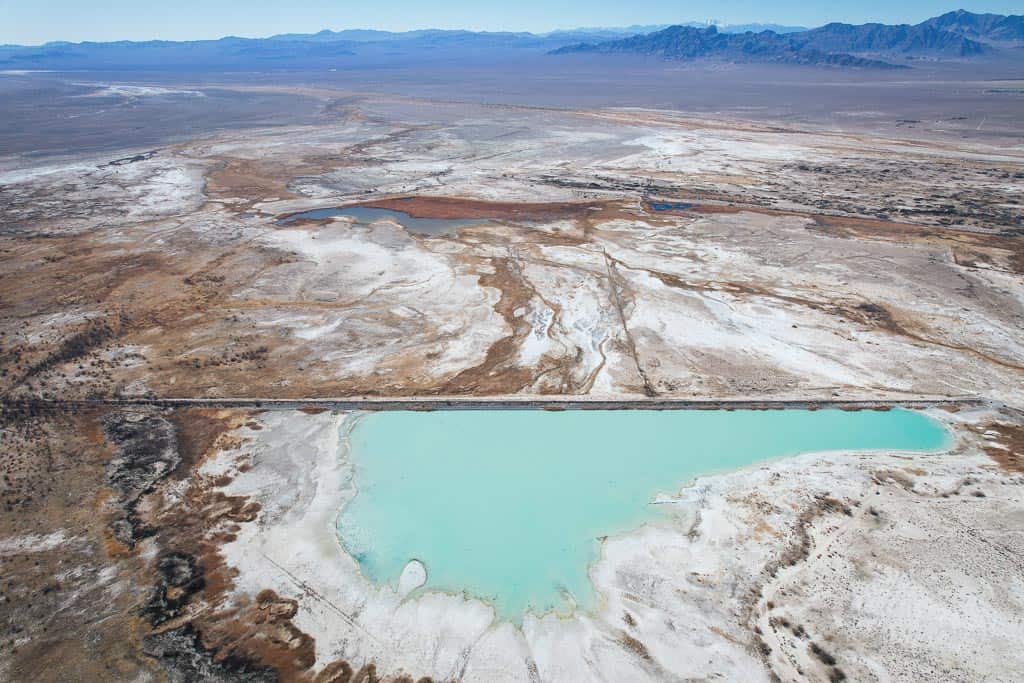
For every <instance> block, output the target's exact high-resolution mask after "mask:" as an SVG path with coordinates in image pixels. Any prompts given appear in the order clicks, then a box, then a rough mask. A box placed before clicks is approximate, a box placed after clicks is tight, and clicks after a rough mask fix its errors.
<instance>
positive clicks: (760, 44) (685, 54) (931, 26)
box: [553, 10, 1024, 68]
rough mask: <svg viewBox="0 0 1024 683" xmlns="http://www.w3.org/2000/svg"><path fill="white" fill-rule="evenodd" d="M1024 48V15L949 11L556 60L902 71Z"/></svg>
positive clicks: (675, 41)
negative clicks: (917, 18)
mask: <svg viewBox="0 0 1024 683" xmlns="http://www.w3.org/2000/svg"><path fill="white" fill-rule="evenodd" d="M1021 42H1024V16H1017V15H1012V16H1004V15H998V14H974V13H971V12H967V11H965V10H957V11H955V12H949V13H947V14H943V15H942V16H939V17H934V18H932V19H928V20H927V21H924V22H921V23H920V24H915V25H909V24H898V25H888V24H877V23H876V24H860V25H853V24H842V23H831V24H826V25H825V26H821V27H819V28H814V29H808V30H805V31H797V32H792V33H787V34H780V33H777V32H775V31H761V32H758V33H754V32H747V33H742V34H723V33H721V32H719V31H717V30H716V28H715V27H714V26H711V27H708V28H705V29H698V28H693V27H691V26H670V27H668V28H666V29H663V30H661V31H657V32H655V33H650V34H647V35H637V36H631V37H629V38H622V39H618V40H609V41H603V42H599V43H580V44H576V45H568V46H565V47H561V48H558V49H556V50H554V51H553V54H569V53H581V52H593V53H600V54H618V53H632V54H641V55H652V56H660V57H662V58H664V59H669V60H694V59H701V58H717V59H725V60H730V61H744V62H770V63H783V64H828V65H839V66H854V67H862V68H899V67H902V66H904V65H903V64H898V63H894V62H893V61H892V60H896V59H904V60H905V59H907V58H921V57H928V58H946V59H949V58H972V57H978V56H982V55H987V54H993V53H996V52H999V51H1000V49H1001V48H1005V47H1008V46H1010V47H1012V46H1016V45H1017V44H1019V43H1021Z"/></svg>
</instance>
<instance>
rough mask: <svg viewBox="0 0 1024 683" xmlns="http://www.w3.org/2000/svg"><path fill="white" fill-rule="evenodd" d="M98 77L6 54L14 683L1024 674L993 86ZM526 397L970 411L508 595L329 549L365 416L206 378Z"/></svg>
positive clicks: (797, 468)
mask: <svg viewBox="0 0 1024 683" xmlns="http://www.w3.org/2000/svg"><path fill="white" fill-rule="evenodd" d="M672 77H673V78H676V77H678V78H683V76H678V75H677V76H672ZM103 78H106V77H102V76H92V77H88V78H86V77H83V78H82V79H70V78H68V79H65V78H63V77H61V78H58V77H57V76H53V75H38V74H37V75H32V74H27V75H26V74H20V75H19V74H5V75H0V79H3V82H2V84H0V85H2V90H0V91H2V92H3V93H4V94H5V100H6V102H7V103H8V105H9V106H8V109H9V111H8V117H7V122H8V125H6V126H5V127H3V129H2V130H0V139H4V140H11V141H18V142H16V143H14V142H12V146H10V147H8V148H7V149H9V150H11V152H10V154H8V155H7V156H5V157H0V396H2V399H0V401H2V406H3V408H2V412H0V417H2V429H3V432H2V437H3V438H2V440H0V469H2V475H3V477H2V480H0V504H2V505H3V515H2V516H0V570H2V571H0V574H2V579H0V653H2V654H0V679H4V680H68V679H78V680H157V681H159V680H172V681H178V680H189V681H191V680H204V679H211V680H277V679H283V680H308V681H314V680H315V681H357V680H359V681H370V680H387V681H392V680H403V679H404V680H420V679H421V678H423V677H426V678H428V679H430V680H435V681H442V680H466V681H470V680H476V681H496V680H530V681H538V680H543V681H567V680H681V679H687V680H690V679H692V680H710V679H723V678H724V679H731V680H798V679H807V680H843V679H849V680H857V681H862V680H880V681H883V680H905V681H914V680H922V679H936V678H941V679H943V680H964V681H969V680H1005V681H1012V680H1020V678H1021V676H1022V675H1024V658H1022V655H1021V652H1020V649H1019V647H1018V644H1019V643H1020V642H1021V641H1024V535H1022V531H1021V528H1022V525H1021V523H1022V522H1024V488H1022V486H1024V460H1022V458H1024V414H1022V412H1021V410H1022V408H1024V334H1022V330H1024V204H1022V202H1024V117H1022V116H1021V111H1022V109H1021V108H1020V96H1019V95H1013V94H1012V92H1011V94H1009V95H1007V94H1006V93H1007V92H1010V91H1012V88H1009V89H1007V88H1006V87H1003V86H1005V82H1003V81H992V83H997V84H998V83H1002V84H1003V86H999V87H996V85H991V84H987V85H986V84H978V83H974V84H973V85H972V86H971V87H970V88H968V87H967V86H964V88H965V90H964V92H965V95H964V98H965V99H964V100H963V101H962V102H959V101H957V100H956V98H950V97H949V96H948V91H943V92H946V94H945V95H942V96H938V95H937V96H936V97H935V99H934V100H932V101H931V104H929V105H928V106H924V105H919V104H914V105H913V106H914V107H917V109H916V110H915V111H914V112H911V113H906V112H904V111H903V110H902V109H900V110H899V111H897V110H895V109H894V110H893V111H888V110H885V109H884V108H882V109H876V108H875V105H874V103H873V102H864V103H862V104H861V105H857V104H856V102H857V98H856V97H855V96H854V95H853V94H852V93H856V92H861V93H867V92H870V93H872V94H873V95H872V96H878V94H879V93H880V92H882V93H884V92H893V91H896V90H899V89H900V87H901V86H900V84H899V83H898V82H887V83H885V84H882V85H878V84H864V83H860V84H858V83H855V82H852V81H851V82H848V83H844V84H838V85H837V84H835V83H833V84H832V85H831V87H832V88H833V89H834V90H835V91H836V92H841V93H842V95H841V98H842V100H843V102H845V103H846V104H847V105H849V107H852V108H856V107H858V106H859V107H860V108H859V109H856V110H853V109H851V110H849V111H845V112H830V113H823V111H822V107H821V106H818V107H817V108H808V111H812V113H813V115H808V116H806V117H798V118H794V117H791V116H783V115H781V114H779V113H778V112H779V111H780V107H782V105H781V104H780V102H781V100H780V101H777V102H775V103H774V104H772V106H768V104H766V102H767V100H764V98H765V97H768V96H767V95H764V94H763V93H762V91H761V90H757V89H753V90H751V92H752V94H751V95H750V97H751V98H753V99H758V98H761V99H760V100H758V101H761V103H762V105H763V106H762V107H761V108H759V109H758V110H757V111H744V110H743V108H742V106H741V104H742V97H741V96H739V95H735V94H734V95H733V97H734V98H735V99H736V100H737V101H738V102H739V103H736V102H733V100H730V104H729V105H728V106H725V105H723V107H722V109H723V111H721V112H714V111H710V110H709V107H708V106H705V105H704V104H700V103H698V104H700V106H697V105H696V104H695V106H694V107H693V108H692V109H691V110H682V109H681V108H680V107H678V106H676V107H659V106H655V105H656V104H657V103H656V102H654V101H649V102H647V103H646V105H645V106H640V105H644V104H645V103H644V102H643V101H641V100H642V99H643V98H636V99H637V102H638V103H634V104H630V103H629V102H626V101H619V102H585V103H584V104H583V105H578V106H568V105H566V104H565V103H564V102H557V101H554V100H551V99H550V98H549V99H548V100H545V101H544V102H543V103H538V104H529V103H525V102H521V101H511V100H516V99H519V98H516V97H510V98H496V97H490V98H489V92H490V91H489V90H488V87H492V86H488V87H484V86H481V85H480V84H479V83H476V84H475V85H472V84H471V85H472V87H469V86H467V92H463V91H459V92H458V95H457V96H456V95H454V94H449V95H448V96H445V97H442V96H438V95H437V93H434V92H425V90H428V89H429V88H428V87H427V86H426V85H422V84H419V83H417V84H415V85H414V86H406V85H402V84H398V85H395V84H391V85H390V86H388V87H390V88H391V90H392V94H387V93H383V92H369V91H370V90H373V87H372V83H370V82H369V81H368V82H362V81H360V82H358V83H355V84H352V83H350V84H349V86H348V87H347V88H346V87H342V85H341V84H339V83H337V82H334V81H324V80H312V79H310V80H304V79H299V78H294V79H291V81H289V82H267V83H260V82H254V80H253V79H250V80H246V81H239V82H233V83H229V82H218V83H210V82H208V79H207V80H204V79H201V78H197V79H195V80H194V81H190V82H187V83H186V82H185V81H186V79H183V78H182V79H170V80H169V79H166V78H165V79H163V80H159V81H156V80H138V79H136V80H134V81H131V82H126V81H124V82H123V81H118V80H116V79H114V78H113V77H112V76H111V77H110V78H109V79H108V80H109V82H107V81H104V80H103ZM122 78H123V77H122ZM366 78H367V79H370V77H369V76H366ZM531 78H539V76H538V75H537V74H533V76H531ZM737 78H738V77H737V76H736V74H731V75H730V74H728V73H726V74H725V75H723V79H725V80H727V81H728V80H729V79H733V80H736V79H737ZM830 78H831V77H830ZM836 78H838V77H836ZM947 78H948V79H952V78H953V76H948V75H947ZM279 80H280V81H283V80H285V79H279ZM371 80H372V79H371ZM942 82H951V81H942ZM356 86H358V87H356ZM399 86H402V87H399ZM840 86H841V87H840ZM821 87H822V88H824V87H826V86H825V85H822V86H821ZM906 87H907V88H911V89H913V88H919V89H920V91H921V92H922V93H926V92H928V91H930V89H932V88H933V87H934V83H928V84H926V85H921V84H920V83H918V84H916V85H915V84H911V85H908V86H906ZM384 89H386V88H384ZM940 90H941V88H940ZM990 90H991V92H989V91H990ZM413 91H415V92H413ZM512 91H513V92H515V89H514V88H513V89H512ZM968 91H969V92H968ZM40 93H49V94H48V95H46V96H45V97H44V96H43V95H41V94H40ZM759 93H761V94H759ZM986 93H988V94H986ZM804 95H805V97H809V95H807V93H806V92H805V93H804ZM779 97H782V95H780V96H779ZM971 98H973V99H971ZM993 98H994V99H993ZM622 99H623V100H625V99H628V98H622ZM921 101H924V100H921ZM982 101H983V102H984V105H983V106H984V107H985V108H986V109H985V110H986V111H989V112H990V114H991V120H992V121H991V123H986V122H987V121H988V116H989V114H985V116H984V117H983V119H984V120H979V121H978V122H977V125H976V123H975V121H974V120H973V119H970V120H968V119H969V116H973V115H974V114H973V113H972V112H974V109H972V107H973V106H974V105H975V104H977V102H982ZM43 102H50V103H51V105H52V106H44V105H43V104H41V103H43ZM626 104H630V106H625V105H626ZM819 104H820V103H819ZM881 106H882V105H879V107H881ZM893 106H895V105H893ZM900 106H903V105H900ZM906 106H907V107H909V106H911V105H906ZM979 106H981V105H979ZM968 110H970V111H968ZM33 112H36V118H37V119H38V122H39V126H40V127H41V128H42V129H44V130H50V129H52V130H53V131H54V132H53V134H52V135H51V136H49V137H48V138H47V136H46V135H42V134H40V133H39V132H38V131H37V132H32V118H33V117H32V114H33ZM147 117H150V118H151V119H152V121H153V123H152V127H147V126H146V120H147ZM915 117H920V118H915ZM61 121H63V122H64V123H61ZM69 121H81V123H80V124H79V123H74V124H69V123H68V122H69ZM880 122H881V123H880ZM986 126H989V127H988V128H986ZM68 131H75V133H74V135H72V134H70V133H68ZM61 135H65V136H66V137H65V138H61V137H60V136H61ZM44 138H47V139H49V140H50V141H51V142H52V141H53V140H57V141H58V142H59V143H60V145H64V148H62V149H61V150H55V149H52V148H46V149H44V148H43V143H42V141H43V139H44ZM71 148H74V149H78V150H79V151H78V152H76V153H73V154H72V153H70V152H68V149H71ZM353 206H358V207H362V208H364V209H376V210H385V211H378V212H376V213H374V214H372V215H377V216H383V217H381V218H378V219H375V220H362V219H359V220H357V219H355V218H353V217H351V216H345V215H338V216H326V217H319V218H316V217H314V218H298V219H290V220H285V219H288V217H291V216H294V215H295V214H298V213H302V212H306V211H310V210H314V209H328V208H335V207H353ZM317 215H320V216H322V214H314V216H317ZM403 216H405V217H407V221H406V222H407V223H408V224H409V227H408V228H407V226H406V225H404V224H403V223H402V220H403V219H402V217H403ZM416 219H437V220H451V221H453V226H452V228H451V229H450V230H442V231H440V232H432V233H431V234H424V233H422V232H416V231H415V230H413V229H411V226H413V224H415V223H416ZM431 225H434V223H431ZM533 397H537V398H539V399H544V400H554V401H556V402H557V401H561V400H566V401H569V400H571V401H587V400H594V401H606V402H607V401H611V402H614V401H618V400H629V401H644V400H651V401H656V400H707V401H714V402H719V403H720V404H721V405H728V403H729V402H730V401H751V400H753V401H765V402H772V401H798V402H805V403H809V404H811V405H815V404H821V405H825V404H827V403H828V402H832V401H839V402H842V401H857V400H865V401H880V402H882V403H885V402H892V403H894V404H895V403H898V402H901V401H923V402H925V403H924V404H926V405H934V406H936V407H933V408H929V409H928V412H929V414H931V415H932V416H933V417H935V418H936V419H938V420H940V421H942V422H943V423H944V424H945V425H946V426H947V428H948V429H950V431H951V432H952V433H953V435H954V437H955V441H956V443H955V445H954V446H953V447H952V448H951V449H949V450H948V452H944V453H943V454H941V455H934V456H920V455H918V456H915V455H909V454H902V453H872V454H834V453H833V454H817V455H815V454H809V455H805V456H800V457H798V458H792V459H786V460H781V461H772V462H770V463H767V464H763V465H759V466H756V467H751V468H748V469H745V470H740V471H737V472H733V473H728V474H723V475H716V476H713V477H706V478H701V479H698V480H697V481H695V482H693V484H692V485H690V486H688V487H686V488H685V489H683V490H681V491H679V490H671V491H665V492H664V494H663V495H664V496H665V501H668V503H669V504H671V505H673V506H674V508H673V509H674V510H675V511H674V512H673V513H672V515H671V516H670V517H671V519H666V521H665V522H664V523H661V524H656V525H648V526H645V527H643V528H641V529H638V530H636V531H634V532H632V533H629V534H626V535H623V536H617V537H614V538H609V539H606V540H605V541H604V542H603V544H602V552H601V558H600V560H599V561H598V563H597V564H595V565H594V566H593V567H592V568H591V580H592V582H593V584H594V586H595V589H596V591H597V593H598V595H599V598H600V606H599V608H597V609H595V610H590V611H582V610H581V611H579V612H578V613H576V614H574V615H572V616H569V617H564V616H563V617H558V616H555V615H546V616H539V617H529V618H527V619H525V620H524V622H523V624H522V626H521V627H520V626H516V625H513V624H510V623H508V622H504V621H502V620H499V619H496V618H495V616H494V613H493V611H492V610H491V609H490V608H489V607H488V606H487V605H486V604H485V603H483V602H480V601H473V600H466V599H464V598H462V597H461V596H453V595H443V594H432V593H426V594H421V593H414V594H411V595H410V593H409V591H408V590H407V587H403V585H401V583H400V584H399V585H398V586H376V585H373V584H371V583H369V582H368V581H366V580H365V579H364V578H363V577H362V576H361V575H360V573H359V571H358V565H357V564H355V562H354V560H352V558H350V557H348V556H347V555H345V554H344V552H343V550H342V549H341V547H340V545H339V543H338V539H337V534H336V533H335V532H334V523H335V521H336V519H337V516H338V512H339V510H340V508H341V506H342V505H343V504H344V502H345V501H346V500H347V499H348V498H347V497H350V496H351V495H352V490H353V486H357V485H358V482H355V484H353V481H352V478H353V474H352V466H351V462H350V461H349V460H348V456H347V442H346V438H347V436H346V435H347V433H348V430H350V429H351V427H352V425H353V424H354V422H355V421H356V420H358V419H359V415H360V413H359V412H358V411H355V412H352V411H337V410H325V409H324V408H323V406H318V405H312V404H311V405H309V406H308V407H306V408H305V409H289V410H285V409H274V410H259V409H256V408H252V409H248V408H241V407H232V406H230V405H229V404H227V403H223V404H217V403H216V400H219V399H271V398H275V399H295V400H296V401H299V402H301V401H303V400H304V399H310V400H311V401H312V400H313V399H332V398H354V399H364V398H365V399H368V400H376V399H381V400H383V399H388V398H401V399H413V400H414V399H417V398H421V399H424V400H426V399H430V400H435V401H436V400H443V399H452V400H458V399H483V398H487V399H493V400H498V401H500V400H502V399H503V398H507V399H509V400H514V401H523V400H529V399H531V398H533ZM167 398H177V399H185V401H184V402H183V403H181V404H179V405H177V406H175V407H166V406H163V405H160V404H159V402H158V401H156V402H154V400H155V399H167ZM189 400H194V403H192V404H189V403H188V401H189ZM118 401H119V402H120V403H116V402H118ZM204 401H214V402H213V403H209V402H207V403H204ZM940 406H941V407H940Z"/></svg>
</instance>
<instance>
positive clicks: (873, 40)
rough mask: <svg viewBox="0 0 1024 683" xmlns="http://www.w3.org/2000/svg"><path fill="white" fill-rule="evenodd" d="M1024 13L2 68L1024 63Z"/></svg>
mask: <svg viewBox="0 0 1024 683" xmlns="http://www.w3.org/2000/svg"><path fill="white" fill-rule="evenodd" d="M1021 45H1024V17H1022V16H1003V15H998V14H974V13H971V12H965V11H963V10H959V11H956V12H949V13H947V14H944V15H942V16H939V17H935V18H933V19H929V20H927V21H925V22H922V23H920V24H916V25H913V26H910V25H896V26H890V25H885V24H863V25H860V26H853V25H850V24H840V23H833V24H827V25H825V26H822V27H819V28H814V29H804V28H801V27H795V26H781V25H776V24H745V25H736V26H728V25H722V26H716V25H709V24H702V23H697V22H691V23H690V24H686V25H676V26H667V27H665V26H629V27H623V28H579V29H569V30H559V31H552V32H549V33H542V34H535V33H524V32H509V31H506V32H502V31H497V32H485V31H460V30H441V29H424V30H417V31H407V32H402V33H392V32H389V31H377V30H370V29H350V30H342V31H331V30H324V31H320V32H319V33H312V34H280V35H275V36H271V37H270V38H239V37H233V36H229V37H226V38H221V39H219V40H195V41H165V40H151V41H141V42H133V41H117V42H107V43H96V42H82V43H70V42H52V43H47V44H45V45H40V46H34V47H32V46H30V47H26V46H17V45H3V46H0V70H8V71H29V70H53V71H74V70H112V71H113V70H119V71H143V70H153V71H164V70H174V69H190V70H211V71H213V70H239V71H254V70H255V71H261V70H267V69H346V68H359V67H362V66H401V65H413V64H415V65H417V66H422V65H424V64H426V63H441V62H447V63H464V62H466V61H467V60H473V61H474V63H476V64H482V63H484V62H486V61H487V60H491V62H492V63H496V62H498V61H501V60H507V59H509V58H515V57H516V56H517V55H523V54H536V55H543V54H546V53H553V54H566V53H604V54H617V53H633V54H642V55H654V56H659V57H662V58H664V59H671V60H693V59H702V58H708V59H723V60H729V61H736V62H771V63H782V64H817V65H831V66H843V67H859V68H890V69H891V68H899V67H900V66H902V65H898V64H894V63H893V61H894V60H900V59H902V60H904V61H905V60H906V59H907V58H918V57H928V58H938V59H944V58H957V59H966V58H975V57H979V56H983V55H991V54H1010V53H1013V52H1016V54H1017V57H1016V58H1017V59H1021V58H1024V50H1019V49H1017V50H1013V49H1011V48H1015V47H1017V46H1021Z"/></svg>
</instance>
